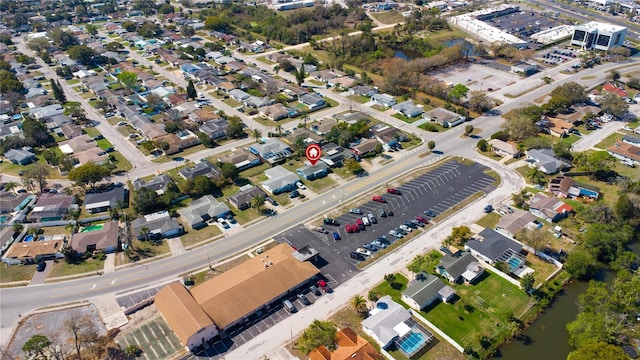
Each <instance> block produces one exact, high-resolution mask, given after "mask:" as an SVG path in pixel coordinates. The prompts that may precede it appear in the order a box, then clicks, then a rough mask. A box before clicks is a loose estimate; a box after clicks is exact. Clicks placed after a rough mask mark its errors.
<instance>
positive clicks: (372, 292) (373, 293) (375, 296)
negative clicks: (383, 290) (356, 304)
mask: <svg viewBox="0 0 640 360" xmlns="http://www.w3.org/2000/svg"><path fill="white" fill-rule="evenodd" d="M367 298H368V299H369V301H374V302H375V301H378V298H379V297H378V293H377V292H376V291H375V290H369V293H368V294H367Z"/></svg>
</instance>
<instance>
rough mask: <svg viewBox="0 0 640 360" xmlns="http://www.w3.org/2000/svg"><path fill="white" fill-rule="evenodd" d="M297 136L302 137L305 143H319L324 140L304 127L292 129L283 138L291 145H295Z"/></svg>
mask: <svg viewBox="0 0 640 360" xmlns="http://www.w3.org/2000/svg"><path fill="white" fill-rule="evenodd" d="M298 138H302V139H303V142H304V144H305V145H308V144H321V143H322V142H323V141H324V137H322V136H320V135H318V134H316V133H314V132H312V131H311V130H309V129H305V128H299V129H297V130H294V131H293V132H292V133H291V134H289V135H287V136H285V137H284V138H283V140H284V141H286V142H287V143H289V144H291V145H295V143H296V142H298Z"/></svg>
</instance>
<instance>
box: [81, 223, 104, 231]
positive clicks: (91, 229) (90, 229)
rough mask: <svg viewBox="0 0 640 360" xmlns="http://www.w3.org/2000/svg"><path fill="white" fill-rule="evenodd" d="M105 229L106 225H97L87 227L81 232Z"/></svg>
mask: <svg viewBox="0 0 640 360" xmlns="http://www.w3.org/2000/svg"><path fill="white" fill-rule="evenodd" d="M103 228H104V224H96V225H91V226H87V227H85V228H84V229H82V230H80V232H88V231H96V230H102V229H103Z"/></svg>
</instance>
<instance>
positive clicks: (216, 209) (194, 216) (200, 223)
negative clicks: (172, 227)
mask: <svg viewBox="0 0 640 360" xmlns="http://www.w3.org/2000/svg"><path fill="white" fill-rule="evenodd" d="M230 212H231V210H229V207H228V206H227V204H225V203H221V202H219V201H218V200H216V198H214V197H213V195H205V196H203V197H201V198H199V199H196V200H193V201H192V202H191V203H189V206H187V207H186V208H183V209H180V210H178V213H179V214H180V216H181V217H182V219H183V220H184V221H185V222H186V223H187V224H189V226H191V228H192V229H194V230H198V229H202V228H203V227H205V226H207V221H209V220H213V219H216V218H224V217H225V215H227V214H229V213H230Z"/></svg>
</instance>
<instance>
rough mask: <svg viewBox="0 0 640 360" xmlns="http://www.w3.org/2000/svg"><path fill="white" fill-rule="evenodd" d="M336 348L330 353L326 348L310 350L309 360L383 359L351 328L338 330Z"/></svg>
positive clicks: (322, 346) (321, 346) (320, 347)
mask: <svg viewBox="0 0 640 360" xmlns="http://www.w3.org/2000/svg"><path fill="white" fill-rule="evenodd" d="M335 344H336V348H335V349H334V350H333V351H332V350H329V349H327V347H326V346H324V345H320V346H319V347H317V348H315V349H313V350H311V352H310V353H309V360H383V359H384V357H383V356H382V355H381V354H380V353H379V352H378V351H377V350H376V349H375V348H374V347H373V346H372V345H371V344H370V343H369V342H368V341H367V340H365V339H364V338H363V337H361V336H360V335H358V334H356V333H355V331H353V330H351V328H344V329H342V330H338V332H337V333H336V340H335Z"/></svg>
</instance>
